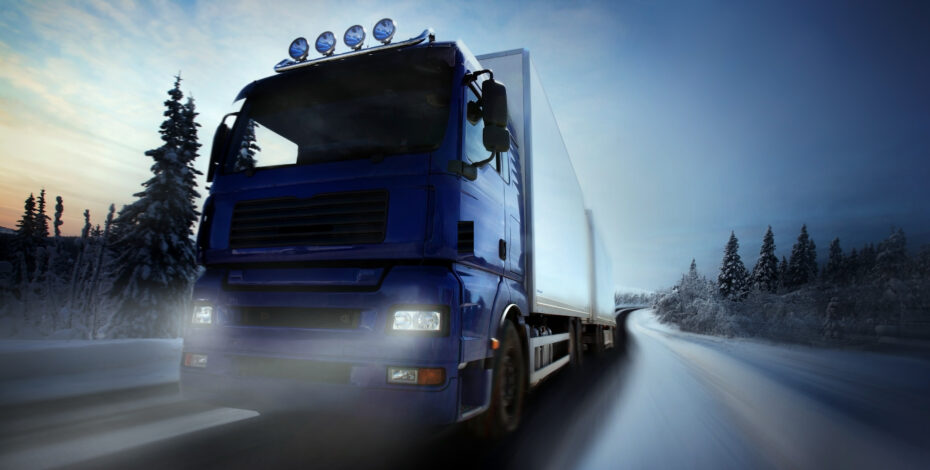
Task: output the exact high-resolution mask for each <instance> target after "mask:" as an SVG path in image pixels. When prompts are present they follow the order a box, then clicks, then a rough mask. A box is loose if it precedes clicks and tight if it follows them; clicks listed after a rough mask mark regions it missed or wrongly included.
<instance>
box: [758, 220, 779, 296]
mask: <svg viewBox="0 0 930 470" xmlns="http://www.w3.org/2000/svg"><path fill="white" fill-rule="evenodd" d="M751 279H752V286H753V288H755V289H758V290H760V291H762V292H775V289H777V288H778V258H776V257H775V235H774V234H772V226H771V225H769V228H768V229H767V230H766V231H765V236H763V237H762V248H760V249H759V261H756V266H755V267H753V268H752V276H751Z"/></svg>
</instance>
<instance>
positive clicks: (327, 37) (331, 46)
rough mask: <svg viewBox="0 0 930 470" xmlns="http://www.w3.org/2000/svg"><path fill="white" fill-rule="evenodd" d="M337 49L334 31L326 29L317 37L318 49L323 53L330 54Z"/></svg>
mask: <svg viewBox="0 0 930 470" xmlns="http://www.w3.org/2000/svg"><path fill="white" fill-rule="evenodd" d="M335 49H336V35H335V34H333V32H332V31H325V32H323V34H320V35H319V36H317V37H316V51H317V52H319V53H320V54H323V55H330V54H332V53H333V50H335Z"/></svg>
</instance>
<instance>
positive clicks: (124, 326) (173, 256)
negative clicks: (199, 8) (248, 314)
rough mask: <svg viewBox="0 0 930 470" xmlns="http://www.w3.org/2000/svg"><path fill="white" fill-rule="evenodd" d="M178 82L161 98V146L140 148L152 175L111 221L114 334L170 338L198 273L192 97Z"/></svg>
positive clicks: (174, 332)
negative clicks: (187, 96) (150, 161)
mask: <svg viewBox="0 0 930 470" xmlns="http://www.w3.org/2000/svg"><path fill="white" fill-rule="evenodd" d="M180 82H181V78H180V76H176V77H175V82H174V87H173V88H172V89H171V90H169V91H168V97H169V98H168V100H166V101H165V103H164V104H165V108H166V110H165V113H164V115H165V117H166V119H165V121H164V122H163V123H162V125H161V128H160V131H159V132H160V134H161V138H162V141H163V145H162V146H161V147H159V148H157V149H154V150H149V151H148V152H146V153H145V154H146V155H147V156H149V157H151V158H152V159H153V160H154V164H153V165H152V173H153V174H154V175H153V176H152V178H151V179H149V180H148V181H146V182H145V183H143V185H142V186H143V187H144V188H145V189H144V190H143V191H142V192H139V193H136V194H135V196H136V197H137V198H138V199H137V200H136V201H135V202H133V203H132V204H130V205H128V206H126V207H124V208H123V209H122V210H120V213H119V215H118V217H117V219H116V222H115V223H116V225H117V227H118V230H117V232H116V233H117V234H118V235H117V238H116V239H115V240H114V241H113V251H114V253H115V258H114V259H113V262H112V265H113V266H114V269H113V271H114V272H113V275H114V281H113V286H112V288H111V290H110V295H111V296H112V297H113V298H114V299H116V300H117V303H118V308H117V310H116V312H117V313H116V314H115V315H114V318H113V320H112V323H111V324H110V328H111V331H112V332H113V333H115V334H117V335H125V336H137V337H138V336H175V335H176V334H177V332H178V326H179V320H180V316H179V315H180V311H181V309H182V307H183V305H185V304H186V299H185V296H186V294H187V288H188V285H189V283H190V281H191V280H192V278H193V276H194V273H195V272H196V263H195V257H194V245H193V241H192V238H191V235H193V228H192V227H193V223H194V221H196V220H197V215H198V214H197V210H196V208H195V207H194V200H195V198H196V197H198V194H197V192H196V190H195V189H194V186H195V179H194V176H195V175H196V174H197V173H196V172H195V170H193V161H194V159H195V158H196V157H197V148H198V147H199V144H198V143H197V142H196V138H197V137H196V136H197V130H196V127H197V126H196V123H195V122H194V118H195V116H196V112H195V111H194V106H193V101H188V105H187V106H185V105H182V104H181V99H182V98H183V93H181V89H180Z"/></svg>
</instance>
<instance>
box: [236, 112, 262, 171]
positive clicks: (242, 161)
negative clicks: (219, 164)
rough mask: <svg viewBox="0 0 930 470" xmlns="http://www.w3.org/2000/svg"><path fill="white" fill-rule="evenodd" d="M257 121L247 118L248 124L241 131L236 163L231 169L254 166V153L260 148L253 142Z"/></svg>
mask: <svg viewBox="0 0 930 470" xmlns="http://www.w3.org/2000/svg"><path fill="white" fill-rule="evenodd" d="M257 126H258V123H256V122H255V121H253V120H251V119H249V124H248V125H247V126H246V127H245V131H243V133H242V145H241V146H240V147H239V153H238V154H236V163H235V166H234V167H233V171H248V170H251V169H253V168H255V154H256V152H260V151H261V150H262V149H261V147H259V146H258V144H256V143H255V128H256V127H257Z"/></svg>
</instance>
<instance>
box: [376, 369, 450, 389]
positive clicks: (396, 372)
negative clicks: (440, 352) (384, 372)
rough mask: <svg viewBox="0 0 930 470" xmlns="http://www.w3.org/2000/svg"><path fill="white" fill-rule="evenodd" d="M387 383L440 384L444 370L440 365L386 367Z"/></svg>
mask: <svg viewBox="0 0 930 470" xmlns="http://www.w3.org/2000/svg"><path fill="white" fill-rule="evenodd" d="M387 381H388V383H392V384H405V385H442V384H443V383H445V381H446V370H445V369H443V368H441V367H433V368H426V367H420V368H417V367H388V377H387Z"/></svg>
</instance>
